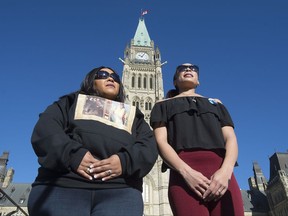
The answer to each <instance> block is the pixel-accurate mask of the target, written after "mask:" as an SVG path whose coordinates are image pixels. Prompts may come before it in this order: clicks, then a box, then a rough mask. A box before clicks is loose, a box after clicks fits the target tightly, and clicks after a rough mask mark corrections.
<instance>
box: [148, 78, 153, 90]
mask: <svg viewBox="0 0 288 216" xmlns="http://www.w3.org/2000/svg"><path fill="white" fill-rule="evenodd" d="M149 85H150V89H153V78H152V76H151V77H150V79H149Z"/></svg>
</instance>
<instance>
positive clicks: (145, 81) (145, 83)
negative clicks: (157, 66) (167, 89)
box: [143, 76, 147, 89]
mask: <svg viewBox="0 0 288 216" xmlns="http://www.w3.org/2000/svg"><path fill="white" fill-rule="evenodd" d="M143 88H144V89H146V88H147V77H146V76H145V77H144V79H143Z"/></svg>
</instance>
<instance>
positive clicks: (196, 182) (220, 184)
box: [184, 170, 229, 202]
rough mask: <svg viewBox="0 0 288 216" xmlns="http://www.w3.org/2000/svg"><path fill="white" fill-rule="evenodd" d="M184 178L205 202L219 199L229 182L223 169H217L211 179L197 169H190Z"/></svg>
mask: <svg viewBox="0 0 288 216" xmlns="http://www.w3.org/2000/svg"><path fill="white" fill-rule="evenodd" d="M184 178H185V181H186V183H187V184H188V186H189V187H190V189H191V190H192V191H193V192H194V193H196V194H197V196H199V197H200V198H201V199H203V200H204V201H205V202H209V201H212V200H214V201H218V200H219V199H220V198H221V197H222V196H223V195H224V194H225V192H226V191H227V189H228V184H229V177H228V176H227V175H226V174H225V173H223V172H222V171H221V170H218V171H216V172H215V173H214V175H212V176H211V179H208V178H207V177H206V176H204V175H203V174H202V173H200V172H198V171H195V170H190V171H189V172H188V174H187V175H186V176H185V177H184Z"/></svg>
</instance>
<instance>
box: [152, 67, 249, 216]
mask: <svg viewBox="0 0 288 216" xmlns="http://www.w3.org/2000/svg"><path fill="white" fill-rule="evenodd" d="M198 76H199V67H198V66H196V65H192V64H188V63H186V64H182V65H179V66H178V67H177V69H176V72H175V75H174V79H173V81H174V86H175V89H173V90H170V91H169V92H168V93H167V97H168V99H166V100H163V101H160V102H158V103H156V104H155V106H154V107H153V110H152V112H151V119H150V124H151V126H152V127H153V129H154V134H155V137H156V140H157V144H158V148H159V152H160V155H161V157H162V158H163V160H164V163H163V166H162V168H163V171H165V170H166V169H167V168H168V167H169V168H171V171H170V180H169V190H168V195H169V202H170V206H171V209H172V211H173V213H174V215H175V216H193V215H195V216H199V215H201V216H233V215H235V216H243V215H244V210H243V202H242V197H241V192H240V189H239V186H238V183H237V181H236V179H235V177H234V174H233V169H234V166H235V164H236V160H237V157H238V144H237V138H236V135H235V133H234V124H233V121H232V119H231V117H230V115H229V112H228V111H227V109H226V108H225V106H224V105H223V104H222V103H221V102H220V101H219V100H218V99H212V98H207V97H204V96H201V95H199V94H197V93H196V88H197V86H198V85H199V79H198Z"/></svg>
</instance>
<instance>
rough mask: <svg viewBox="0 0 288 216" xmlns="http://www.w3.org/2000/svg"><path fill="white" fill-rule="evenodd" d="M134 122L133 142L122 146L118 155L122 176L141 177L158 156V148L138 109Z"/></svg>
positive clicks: (147, 171)
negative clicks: (124, 146)
mask: <svg viewBox="0 0 288 216" xmlns="http://www.w3.org/2000/svg"><path fill="white" fill-rule="evenodd" d="M134 124H135V125H134V126H135V127H133V128H134V129H135V131H134V130H133V133H134V134H133V135H134V136H135V137H136V141H135V144H134V145H132V146H128V147H126V148H125V149H124V148H123V149H122V150H121V151H120V152H119V153H118V156H119V157H120V160H121V164H122V170H123V175H124V176H134V177H136V178H142V177H144V176H145V175H147V174H148V173H149V171H150V170H151V169H152V167H153V165H154V163H155V162H156V159H157V157H158V150H157V145H156V141H155V138H154V135H153V132H152V130H151V129H150V127H149V125H148V124H147V123H146V122H145V120H144V116H143V114H142V113H141V112H140V111H139V110H138V109H137V112H136V120H135V122H134Z"/></svg>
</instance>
